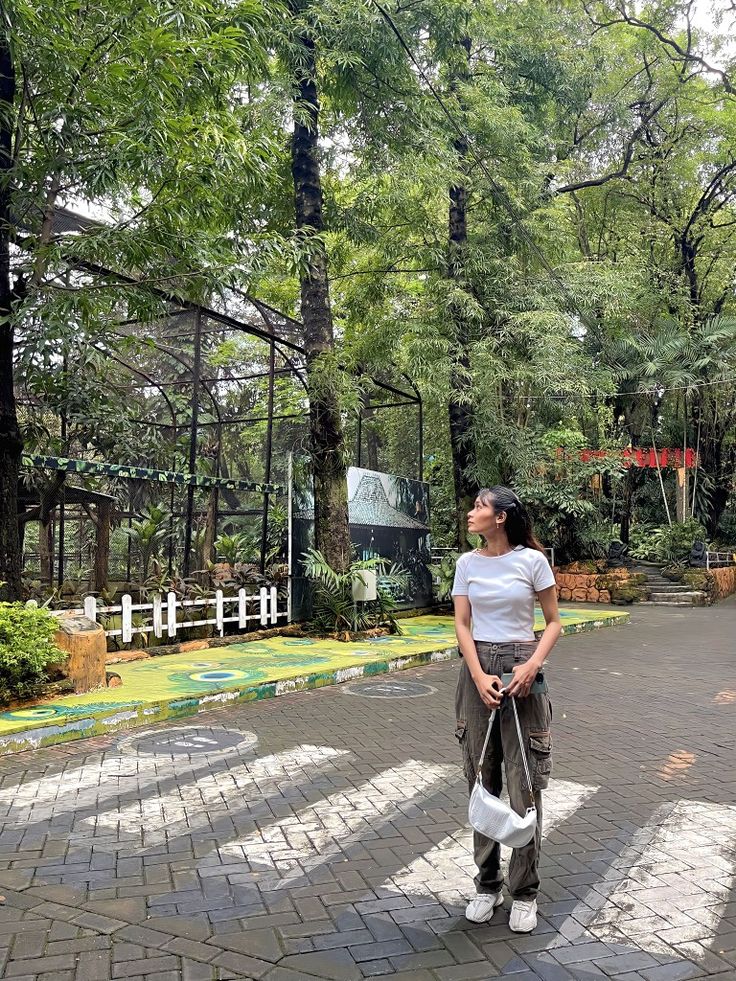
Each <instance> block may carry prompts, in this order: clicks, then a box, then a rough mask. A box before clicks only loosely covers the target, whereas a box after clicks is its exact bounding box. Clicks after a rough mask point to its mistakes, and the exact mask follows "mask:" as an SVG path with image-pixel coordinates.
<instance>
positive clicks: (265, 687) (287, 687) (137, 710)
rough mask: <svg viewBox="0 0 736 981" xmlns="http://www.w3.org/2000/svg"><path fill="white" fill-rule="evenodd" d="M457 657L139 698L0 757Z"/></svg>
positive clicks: (41, 730) (445, 651)
mask: <svg viewBox="0 0 736 981" xmlns="http://www.w3.org/2000/svg"><path fill="white" fill-rule="evenodd" d="M630 619H631V618H630V615H629V614H628V613H621V614H619V615H617V616H615V617H611V616H609V617H606V618H604V619H601V620H589V621H586V622H584V623H578V624H572V625H570V626H567V627H563V630H562V634H563V636H568V635H572V634H580V633H587V632H589V631H593V630H600V629H603V628H607V627H615V626H620V625H623V624H627V623H629V622H630ZM540 634H541V631H537V636H539V635H540ZM457 656H458V652H457V647H456V646H454V645H453V646H452V647H443V648H438V649H436V650H430V651H423V652H420V653H415V654H407V655H405V656H403V657H396V658H377V659H376V660H373V661H369V662H367V663H361V664H356V665H351V666H349V667H344V668H336V669H335V670H334V671H322V672H310V673H307V674H303V675H297V676H295V677H293V678H283V679H281V680H279V681H263V682H259V683H258V684H257V685H247V686H244V687H239V688H226V689H223V690H221V691H214V692H210V693H208V694H206V695H198V696H193V697H191V698H186V697H185V698H181V697H176V698H171V699H163V700H161V701H154V702H149V703H145V702H142V703H141V704H139V705H136V706H132V707H131V708H129V709H126V710H124V711H120V710H119V709H117V710H112V711H109V712H103V711H98V712H95V713H90V715H89V716H87V717H83V718H77V719H74V720H70V721H69V722H65V723H60V724H57V725H48V726H38V727H35V728H29V729H19V731H18V732H14V733H7V734H6V735H4V736H1V737H0V756H4V755H9V754H14V753H22V752H25V751H26V750H29V749H40V748H43V747H47V746H56V745H59V744H61V743H67V742H71V741H73V740H76V739H87V738H90V737H93V736H103V735H110V734H111V733H113V732H118V731H120V730H126V729H132V728H135V727H137V726H143V725H146V726H147V725H151V724H152V723H154V722H165V721H173V720H176V721H179V720H181V719H187V718H190V717H191V716H194V715H197V714H198V713H199V712H201V711H206V710H208V709H212V708H214V707H216V706H217V705H229V704H239V703H243V702H256V701H261V700H263V699H266V698H276V697H278V696H279V695H291V694H294V693H295V692H301V691H314V690H316V689H318V688H325V687H327V686H329V685H340V684H344V683H345V682H348V681H357V680H358V679H360V678H363V677H372V676H374V675H378V674H390V673H392V672H394V671H404V670H406V669H408V668H416V667H421V666H422V665H425V664H436V663H438V662H441V661H449V660H452V659H453V658H455V657H457Z"/></svg>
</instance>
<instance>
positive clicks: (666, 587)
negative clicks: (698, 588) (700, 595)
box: [647, 582, 694, 593]
mask: <svg viewBox="0 0 736 981" xmlns="http://www.w3.org/2000/svg"><path fill="white" fill-rule="evenodd" d="M647 586H648V588H649V589H651V590H652V592H655V593H692V592H693V591H694V590H693V587H692V586H688V585H687V584H686V583H679V582H650V583H647Z"/></svg>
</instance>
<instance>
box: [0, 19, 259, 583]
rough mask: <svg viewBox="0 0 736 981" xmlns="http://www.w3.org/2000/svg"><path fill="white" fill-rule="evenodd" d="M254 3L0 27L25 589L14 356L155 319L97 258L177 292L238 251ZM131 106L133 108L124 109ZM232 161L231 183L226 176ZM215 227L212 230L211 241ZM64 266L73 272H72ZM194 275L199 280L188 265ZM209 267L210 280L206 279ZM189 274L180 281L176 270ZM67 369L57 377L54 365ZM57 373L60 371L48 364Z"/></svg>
mask: <svg viewBox="0 0 736 981" xmlns="http://www.w3.org/2000/svg"><path fill="white" fill-rule="evenodd" d="M264 26H265V17H264V14H263V10H262V8H261V7H260V4H259V2H258V0H243V2H242V3H236V4H231V3H227V2H220V0H186V2H185V3H182V4H180V5H179V6H178V9H177V11H176V13H175V15H173V16H172V11H171V7H170V5H169V4H168V3H164V2H161V0H145V2H143V3H141V2H139V0H124V2H122V3H118V2H116V3H111V2H109V0H93V2H91V3H89V4H85V5H82V6H80V5H79V4H78V3H75V2H73V0H60V2H59V3H56V4H53V5H52V6H50V7H48V8H47V9H46V10H45V11H44V19H43V20H41V19H40V18H39V16H38V10H37V7H36V6H35V5H34V4H32V3H28V2H26V0H10V2H8V3H6V4H3V11H2V20H1V21H0V75H1V77H0V473H1V476H0V481H1V482H2V484H1V486H0V491H1V492H2V494H1V497H0V580H2V581H3V582H5V584H6V585H5V586H4V587H2V588H3V590H4V595H6V596H9V597H13V598H15V597H18V596H19V595H20V588H21V583H20V562H21V558H20V540H19V536H18V531H17V522H18V506H17V480H18V472H19V462H20V456H21V452H22V439H21V432H20V430H19V427H18V422H17V417H16V410H15V404H14V396H13V387H14V380H15V379H14V363H13V356H14V353H15V354H16V355H17V354H18V349H19V347H20V346H21V345H23V347H24V348H25V349H26V350H28V349H33V348H35V349H36V350H46V351H48V350H52V349H54V345H55V344H56V343H57V342H59V341H60V340H66V341H67V342H69V341H70V340H71V339H72V338H74V336H75V334H78V333H85V332H88V331H89V332H94V331H95V330H97V331H102V330H103V325H105V324H109V323H110V322H114V321H115V320H118V319H133V318H134V317H135V316H136V315H140V316H145V315H147V314H150V313H151V312H152V310H151V308H152V307H155V304H152V303H151V299H150V295H148V296H147V294H146V290H145V289H144V290H142V291H141V292H140V293H136V291H132V292H131V290H129V289H126V288H124V287H122V286H121V284H120V282H119V281H117V280H116V277H115V275H114V274H112V275H110V276H109V277H108V278H107V281H106V282H105V283H104V284H100V283H99V282H98V283H96V284H92V283H91V274H90V271H89V270H90V264H92V265H94V266H95V267H96V268H98V269H99V268H100V267H102V268H103V269H104V268H106V269H108V270H112V271H115V270H119V271H121V272H130V271H134V272H135V273H136V274H137V275H139V276H142V277H143V278H144V279H145V278H147V277H150V278H151V279H154V280H158V278H159V277H161V278H164V279H165V280H166V282H167V284H168V285H169V286H170V287H171V288H173V289H176V288H181V295H182V296H184V297H197V298H199V297H201V296H202V295H206V292H207V291H208V290H209V289H211V288H212V285H213V278H212V276H211V275H208V273H207V269H206V267H207V266H208V265H210V264H214V263H216V262H217V261H218V259H219V260H220V261H221V260H222V258H223V257H224V256H227V258H228V259H229V260H230V262H234V261H235V260H234V258H233V243H232V241H231V239H229V238H227V237H226V236H224V235H223V234H222V226H220V227H219V228H218V227H217V222H216V216H218V215H221V214H222V213H223V211H224V210H226V209H224V208H223V207H222V205H223V201H224V199H225V198H227V201H228V205H229V211H230V212H232V210H233V201H234V199H237V201H238V203H239V204H240V203H242V202H243V199H244V197H245V189H246V188H248V185H249V184H250V187H249V188H248V189H249V190H250V191H252V186H253V184H254V183H255V180H256V179H258V176H259V175H260V174H261V173H262V172H263V170H264V169H265V163H264V161H265V159H266V158H267V152H268V148H267V145H266V143H265V142H263V141H262V140H261V134H260V133H257V134H252V133H248V132H244V127H243V119H242V113H241V112H240V110H239V108H238V107H237V106H235V105H234V103H233V101H232V100H231V99H230V98H229V95H228V93H229V90H230V89H231V87H232V85H233V83H234V81H235V79H236V77H237V78H243V77H245V76H246V74H247V72H248V71H249V70H250V71H252V70H253V68H254V67H255V66H256V65H258V66H259V68H260V69H261V70H262V69H263V66H264V63H265V59H266V49H265V47H264V45H263V43H262V33H261V32H262V30H263V28H264ZM132 106H136V110H135V111H133V110H132V109H131V107H132ZM235 165H237V174H238V179H237V180H232V176H233V173H234V171H235ZM75 200H76V201H77V202H78V201H80V200H81V201H94V202H95V203H96V204H98V205H100V206H102V207H104V209H105V210H106V211H107V213H108V215H109V216H110V221H109V222H108V223H106V224H100V225H95V224H94V223H92V224H86V225H83V227H82V229H81V234H80V230H77V229H75V230H73V231H72V232H71V233H70V232H68V231H66V230H65V229H60V228H59V227H58V225H57V223H56V221H55V217H56V214H57V212H58V209H59V208H60V206H61V205H63V204H64V203H69V202H70V201H71V202H74V201H75ZM218 233H219V234H218ZM70 270H71V272H70ZM195 270H196V271H197V274H196V275H195V276H193V271H195ZM203 270H204V271H203ZM177 274H180V275H181V276H182V281H181V283H176V282H175V276H176V275H177ZM58 367H59V366H58V364H57V365H56V368H57V370H58ZM49 368H50V369H52V368H53V366H51V365H50V366H49Z"/></svg>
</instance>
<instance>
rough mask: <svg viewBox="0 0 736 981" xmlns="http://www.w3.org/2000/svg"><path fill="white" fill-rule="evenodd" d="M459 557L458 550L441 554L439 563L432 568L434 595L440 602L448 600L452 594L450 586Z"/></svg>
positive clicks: (453, 579)
mask: <svg viewBox="0 0 736 981" xmlns="http://www.w3.org/2000/svg"><path fill="white" fill-rule="evenodd" d="M459 557H460V553H459V552H449V553H447V554H445V555H443V556H442V559H441V560H440V564H439V565H438V566H435V568H434V569H433V572H434V576H435V595H436V596H437V599H438V600H439V601H440V602H441V603H446V602H448V601H449V600H450V598H451V596H452V586H453V583H454V581H455V566H456V564H457V560H458V558H459Z"/></svg>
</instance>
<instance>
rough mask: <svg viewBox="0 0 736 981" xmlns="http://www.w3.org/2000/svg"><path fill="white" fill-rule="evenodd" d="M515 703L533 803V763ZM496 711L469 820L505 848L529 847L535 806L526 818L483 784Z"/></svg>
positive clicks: (521, 747) (470, 806) (487, 836)
mask: <svg viewBox="0 0 736 981" xmlns="http://www.w3.org/2000/svg"><path fill="white" fill-rule="evenodd" d="M511 704H512V705H513V708H514V719H515V721H516V733H517V735H518V737H519V748H520V749H521V759H522V762H523V763H524V773H525V774H526V783H527V787H528V788H529V795H530V798H531V800H532V801H533V800H534V793H533V791H532V778H531V776H530V774H529V763H528V761H527V757H526V748H525V746H524V737H523V735H522V732H521V725H520V724H519V713H518V711H517V709H516V699H515V698H512V699H511ZM496 711H497V710H496V709H494V710H493V711H492V712H491V718H490V720H489V722H488V731H487V732H486V738H485V741H484V743H483V749H482V750H481V754H480V759H479V760H478V769H477V773H478V776H477V777H476V781H475V786H474V787H473V792H472V794H471V795H470V804H469V805H468V818H469V819H470V823H471V825H472V826H473V827H474V828H475V830H476V831H480V833H481V834H483V835H485V836H486V838H491V839H492V840H493V841H499V842H500V843H501V844H502V845H508V846H509V847H510V848H523V847H524V845H528V844H529V842H530V841H531V840H532V838H533V837H534V832H535V830H536V827H537V809H536V807H534V805H533V804H532V806H531V807H529V808H527V812H526V814H524V815H523V816H522V815H521V814H517V813H516V811H514V810H512V809H511V808H510V807H509V805H508V804H506V803H505V802H504V801H502V800H500V799H499V798H498V797H494V795H493V794H491V793H490V792H489V791H487V790H486V788H485V787H484V786H483V783H482V769H483V760H484V759H485V755H486V750H487V749H488V741H489V739H490V738H491V730H492V729H493V722H494V720H495V718H496Z"/></svg>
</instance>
